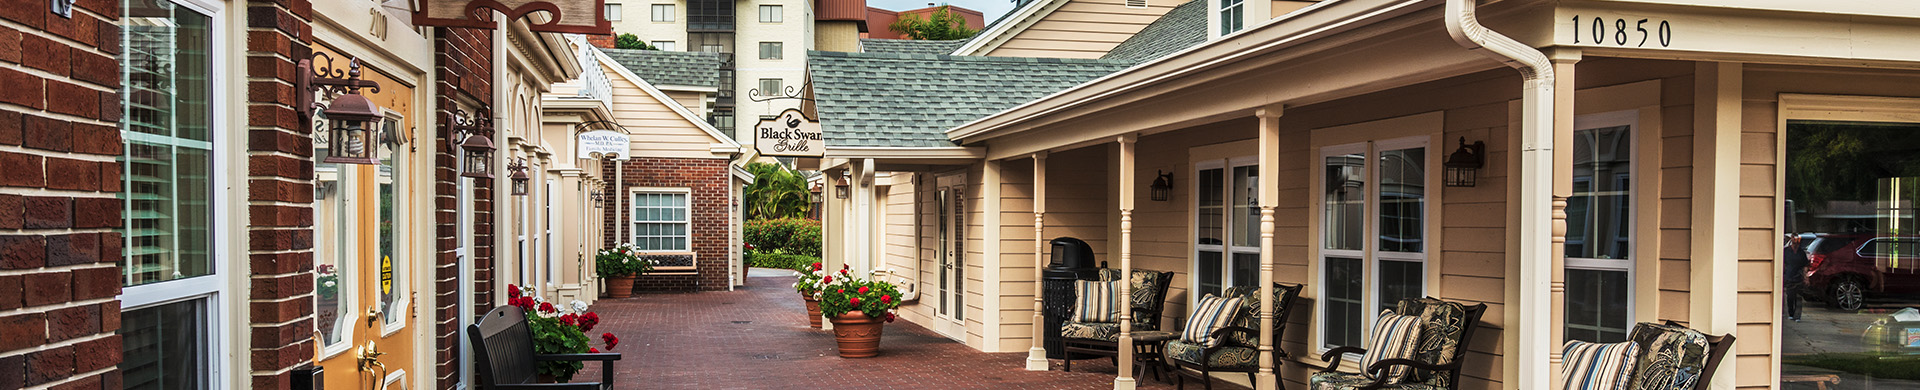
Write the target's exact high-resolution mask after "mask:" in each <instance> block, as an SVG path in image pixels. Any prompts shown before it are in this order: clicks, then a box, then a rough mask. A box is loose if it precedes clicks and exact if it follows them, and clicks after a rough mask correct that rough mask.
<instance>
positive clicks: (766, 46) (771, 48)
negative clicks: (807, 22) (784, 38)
mask: <svg viewBox="0 0 1920 390" xmlns="http://www.w3.org/2000/svg"><path fill="white" fill-rule="evenodd" d="M785 49H786V44H783V43H780V42H760V59H763V60H777V59H781V58H782V57H785V55H784V54H783V53H781V51H783V50H785Z"/></svg>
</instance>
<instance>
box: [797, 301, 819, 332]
mask: <svg viewBox="0 0 1920 390" xmlns="http://www.w3.org/2000/svg"><path fill="white" fill-rule="evenodd" d="M800 300H802V301H806V302H807V326H810V327H813V328H814V329H820V300H818V299H813V297H808V296H805V295H801V296H800Z"/></svg>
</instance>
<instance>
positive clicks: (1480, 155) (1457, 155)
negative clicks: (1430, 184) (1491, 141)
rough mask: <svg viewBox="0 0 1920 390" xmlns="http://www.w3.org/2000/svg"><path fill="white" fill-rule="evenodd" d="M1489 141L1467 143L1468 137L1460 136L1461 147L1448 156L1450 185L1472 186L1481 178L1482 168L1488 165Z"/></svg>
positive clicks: (1448, 184) (1448, 181)
mask: <svg viewBox="0 0 1920 390" xmlns="http://www.w3.org/2000/svg"><path fill="white" fill-rule="evenodd" d="M1486 152H1487V143H1486V142H1483V141H1473V143H1472V144H1468V143H1467V137H1460V148H1459V149H1457V150H1454V151H1453V154H1452V155H1448V156H1447V162H1446V163H1443V164H1442V165H1444V166H1446V168H1447V173H1446V182H1447V186H1448V187H1472V186H1473V185H1474V182H1475V181H1477V180H1478V179H1479V176H1480V168H1481V167H1484V166H1486V165H1487V159H1486Z"/></svg>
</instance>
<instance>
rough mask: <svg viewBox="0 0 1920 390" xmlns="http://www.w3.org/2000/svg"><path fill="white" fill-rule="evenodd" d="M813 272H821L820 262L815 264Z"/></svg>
mask: <svg viewBox="0 0 1920 390" xmlns="http://www.w3.org/2000/svg"><path fill="white" fill-rule="evenodd" d="M813 270H814V271H819V270H820V262H818V261H816V262H813Z"/></svg>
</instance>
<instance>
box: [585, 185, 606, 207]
mask: <svg viewBox="0 0 1920 390" xmlns="http://www.w3.org/2000/svg"><path fill="white" fill-rule="evenodd" d="M588 195H590V196H592V197H593V208H596V209H597V208H601V203H605V202H606V201H607V194H606V193H603V192H600V190H598V189H596V190H593V192H590V193H588Z"/></svg>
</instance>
